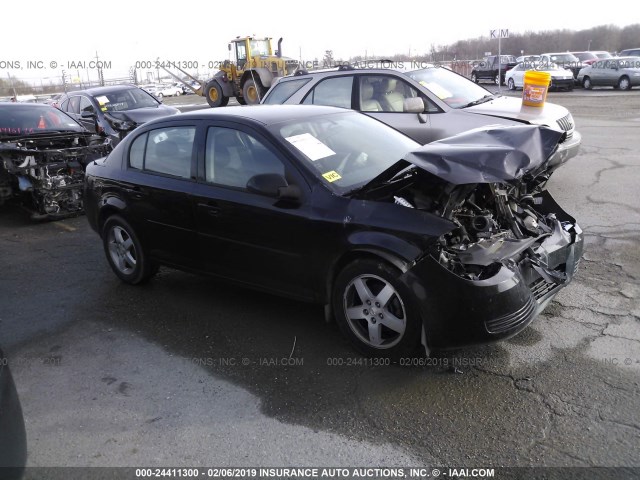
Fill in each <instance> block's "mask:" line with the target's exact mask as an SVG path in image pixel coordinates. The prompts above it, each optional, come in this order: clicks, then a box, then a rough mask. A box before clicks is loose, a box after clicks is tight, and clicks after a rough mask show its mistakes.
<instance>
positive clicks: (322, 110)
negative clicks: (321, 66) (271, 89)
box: [154, 105, 353, 125]
mask: <svg viewBox="0 0 640 480" xmlns="http://www.w3.org/2000/svg"><path fill="white" fill-rule="evenodd" d="M346 112H353V110H349V109H346V108H338V107H325V106H320V105H252V106H244V107H225V108H210V109H204V110H196V111H193V112H189V113H183V114H181V115H177V116H174V117H170V119H171V120H230V119H231V118H238V119H241V118H242V119H247V120H253V121H256V122H260V123H262V124H264V125H270V124H274V123H280V122H286V121H289V120H303V119H305V118H308V117H311V116H318V115H330V114H334V113H346ZM162 120H163V119H159V120H158V121H162ZM164 120H168V119H167V118H164ZM154 123H155V122H154Z"/></svg>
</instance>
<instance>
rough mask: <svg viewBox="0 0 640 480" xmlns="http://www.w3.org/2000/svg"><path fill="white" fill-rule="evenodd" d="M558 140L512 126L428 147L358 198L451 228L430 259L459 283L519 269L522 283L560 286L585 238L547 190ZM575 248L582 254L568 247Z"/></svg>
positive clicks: (558, 136) (556, 136)
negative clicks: (434, 218)
mask: <svg viewBox="0 0 640 480" xmlns="http://www.w3.org/2000/svg"><path fill="white" fill-rule="evenodd" d="M507 132H508V135H505V133H507ZM561 138H562V136H561V134H558V133H557V132H555V131H553V130H550V129H545V128H543V127H515V129H514V128H513V127H511V128H509V129H508V130H506V129H483V130H478V131H475V132H474V131H472V132H468V133H465V134H461V135H459V136H456V137H451V138H449V139H445V140H441V141H439V142H433V143H431V144H427V145H425V146H424V147H422V148H421V149H420V150H418V151H415V152H412V153H410V154H409V155H407V157H405V160H406V162H405V163H404V169H401V170H399V171H396V172H395V175H394V176H393V177H392V178H388V179H377V181H376V182H374V183H373V184H372V185H370V186H369V188H365V189H364V191H362V192H361V193H360V196H361V198H366V199H370V200H376V201H383V202H393V203H395V204H397V205H401V206H404V207H407V208H415V209H417V210H421V211H424V212H428V213H430V214H433V215H437V216H438V217H441V218H444V219H446V220H449V221H450V222H452V228H451V230H450V231H448V232H447V233H445V234H444V235H441V236H440V237H439V238H438V239H437V242H436V245H435V247H434V250H433V251H432V252H431V255H432V256H433V257H434V258H435V259H436V260H437V261H438V262H439V263H440V264H441V265H442V266H444V267H446V268H447V269H448V270H450V271H451V272H453V273H454V274H456V275H457V276H459V277H461V278H464V279H467V280H473V281H480V280H484V279H488V278H491V277H493V276H495V275H497V274H498V273H499V272H500V271H501V269H503V268H508V269H510V270H515V269H517V268H519V269H520V270H521V271H522V273H523V275H525V277H527V276H528V277H542V279H544V281H545V282H547V283H549V284H556V285H558V284H564V283H566V282H567V281H568V280H570V277H571V275H573V273H574V272H573V270H572V271H567V268H566V263H567V262H568V259H567V256H568V255H570V256H571V257H570V258H569V260H571V262H572V263H573V261H574V260H577V258H576V259H574V258H573V255H578V258H579V255H580V253H581V245H582V242H581V234H582V231H581V230H580V227H579V226H578V225H577V224H576V222H575V219H573V218H572V217H571V216H569V215H568V214H566V213H565V212H564V211H563V210H562V209H561V208H560V206H559V205H557V203H556V202H555V201H554V200H553V198H552V197H551V195H550V194H549V193H548V192H547V191H545V190H544V187H545V185H546V183H547V181H548V180H549V177H550V175H551V172H552V169H551V168H549V167H548V164H547V163H546V161H547V159H548V158H550V156H551V155H552V154H553V152H554V151H555V148H556V145H557V143H558V141H559V140H560V139H561ZM402 166H403V165H400V167H402ZM400 167H399V168H400ZM391 173H394V172H391ZM575 243H579V245H580V251H576V252H574V251H573V249H568V248H567V247H569V246H570V245H573V244H575ZM521 267H525V268H521ZM531 272H535V273H531ZM536 273H537V275H536ZM531 279H532V278H525V280H527V281H528V282H529V281H530V280H531Z"/></svg>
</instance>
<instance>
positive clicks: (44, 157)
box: [0, 103, 111, 219]
mask: <svg viewBox="0 0 640 480" xmlns="http://www.w3.org/2000/svg"><path fill="white" fill-rule="evenodd" d="M110 150H111V146H110V145H109V141H108V140H105V139H104V138H102V137H98V136H96V135H94V134H92V133H90V132H88V131H87V130H86V129H85V128H83V127H82V126H81V125H80V124H78V123H77V122H76V121H75V120H73V119H72V118H71V117H69V116H68V115H67V114H65V113H63V112H61V111H59V110H58V109H56V108H54V107H51V106H49V105H41V104H35V103H2V104H0V205H2V204H3V203H5V202H8V201H15V202H18V203H19V204H21V205H22V206H23V207H25V208H26V209H27V210H29V211H30V212H31V214H32V218H34V219H57V218H63V217H65V216H70V215H77V214H79V213H82V211H83V201H82V186H83V181H84V168H85V167H86V165H87V164H88V163H89V162H90V161H92V160H94V159H96V158H100V157H103V156H104V155H106V154H107V153H108V152H109V151H110Z"/></svg>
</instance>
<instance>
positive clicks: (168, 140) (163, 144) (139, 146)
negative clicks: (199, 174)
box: [129, 127, 196, 178]
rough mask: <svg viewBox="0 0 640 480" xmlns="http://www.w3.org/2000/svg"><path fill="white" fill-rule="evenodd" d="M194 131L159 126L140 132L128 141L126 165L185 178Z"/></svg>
mask: <svg viewBox="0 0 640 480" xmlns="http://www.w3.org/2000/svg"><path fill="white" fill-rule="evenodd" d="M195 133H196V128H195V127H170V128H159V129H157V130H152V131H151V132H147V133H144V134H143V135H140V136H139V137H138V138H136V139H135V140H134V141H133V143H132V144H131V149H130V150H129V166H130V167H131V168H135V169H139V170H140V169H142V170H145V171H148V172H155V173H162V174H165V175H172V176H174V177H181V178H189V177H190V176H191V158H192V156H193V143H194V142H193V141H194V138H195Z"/></svg>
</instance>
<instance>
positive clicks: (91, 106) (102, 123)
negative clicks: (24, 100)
mask: <svg viewBox="0 0 640 480" xmlns="http://www.w3.org/2000/svg"><path fill="white" fill-rule="evenodd" d="M58 103H59V105H60V106H59V108H60V110H62V111H63V112H67V113H68V114H69V115H70V116H71V117H73V118H75V119H76V120H77V121H78V122H79V123H81V124H82V125H83V126H84V127H85V128H87V130H89V131H92V132H96V133H98V134H100V135H103V136H105V137H109V138H110V139H111V142H112V144H113V145H116V144H117V143H118V142H119V141H120V140H122V139H123V138H124V137H125V136H126V135H127V133H129V132H130V131H131V130H133V129H134V128H136V127H137V126H138V125H142V124H143V123H145V122H148V121H149V120H153V119H155V118H160V117H164V116H167V115H175V114H176V113H180V111H179V110H178V109H177V108H174V107H169V106H167V105H163V104H162V103H161V102H159V101H158V100H157V99H156V98H154V97H153V95H151V94H150V93H148V92H147V91H145V90H143V89H142V88H139V87H136V86H135V85H115V86H109V87H95V88H89V89H87V90H81V91H77V92H70V93H67V94H65V95H64V96H63V97H61V98H60V100H59V101H58Z"/></svg>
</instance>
